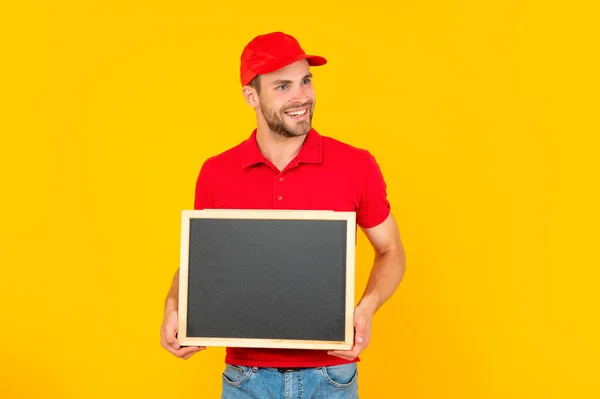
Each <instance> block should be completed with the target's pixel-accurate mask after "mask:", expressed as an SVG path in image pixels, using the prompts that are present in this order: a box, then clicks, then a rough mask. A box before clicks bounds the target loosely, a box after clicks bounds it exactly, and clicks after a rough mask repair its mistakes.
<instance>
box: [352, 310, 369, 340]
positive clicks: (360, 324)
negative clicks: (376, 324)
mask: <svg viewBox="0 0 600 399" xmlns="http://www.w3.org/2000/svg"><path fill="white" fill-rule="evenodd" d="M366 328H367V319H366V318H365V317H364V316H358V317H357V318H356V323H355V335H356V339H355V340H356V343H358V344H361V343H362V342H363V341H364V338H365V334H366V333H367V331H366Z"/></svg>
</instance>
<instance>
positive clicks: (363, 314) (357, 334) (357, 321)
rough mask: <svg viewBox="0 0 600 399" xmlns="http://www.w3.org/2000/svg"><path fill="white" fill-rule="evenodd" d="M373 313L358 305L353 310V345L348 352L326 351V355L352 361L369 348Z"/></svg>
mask: <svg viewBox="0 0 600 399" xmlns="http://www.w3.org/2000/svg"><path fill="white" fill-rule="evenodd" d="M373 314H374V312H373V311H372V310H371V309H369V308H367V307H366V306H361V305H358V306H357V307H356V308H355V309H354V345H353V346H352V349H351V350H349V351H328V352H327V354H329V355H333V356H338V357H341V358H342V359H347V360H354V359H355V358H356V357H358V355H359V354H360V353H361V352H362V351H363V350H365V349H366V348H367V346H369V342H370V340H371V324H372V322H373Z"/></svg>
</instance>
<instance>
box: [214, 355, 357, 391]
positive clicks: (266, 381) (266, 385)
mask: <svg viewBox="0 0 600 399" xmlns="http://www.w3.org/2000/svg"><path fill="white" fill-rule="evenodd" d="M357 379H358V368H357V366H356V363H349V364H343V365H339V366H328V367H317V368H308V369H300V370H279V369H276V368H262V367H246V366H235V365H231V364H226V365H225V371H224V372H223V394H222V396H221V399H280V398H281V399H358V380H357Z"/></svg>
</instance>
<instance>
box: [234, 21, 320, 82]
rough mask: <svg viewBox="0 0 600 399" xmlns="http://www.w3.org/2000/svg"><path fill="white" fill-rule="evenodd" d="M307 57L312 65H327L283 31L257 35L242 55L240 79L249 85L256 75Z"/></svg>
mask: <svg viewBox="0 0 600 399" xmlns="http://www.w3.org/2000/svg"><path fill="white" fill-rule="evenodd" d="M303 59H306V60H308V64H309V65H310V66H319V65H325V64H326V63H327V60H326V59H325V58H323V57H321V56H318V55H307V54H306V53H305V52H304V50H303V49H302V47H300V44H299V43H298V41H297V40H296V39H295V38H294V37H293V36H290V35H287V34H285V33H283V32H271V33H267V34H264V35H259V36H256V37H255V38H254V39H252V41H250V43H248V44H247V45H246V47H244V51H243V52H242V56H241V65H240V80H241V82H242V86H245V85H247V84H248V83H250V82H251V81H252V79H254V77H255V76H256V75H260V74H263V73H269V72H273V71H276V70H278V69H280V68H283V67H284V66H286V65H289V64H292V63H294V62H296V61H300V60H303Z"/></svg>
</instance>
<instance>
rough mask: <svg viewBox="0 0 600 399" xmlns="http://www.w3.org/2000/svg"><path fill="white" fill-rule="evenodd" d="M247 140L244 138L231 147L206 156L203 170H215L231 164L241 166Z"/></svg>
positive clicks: (225, 167)
mask: <svg viewBox="0 0 600 399" xmlns="http://www.w3.org/2000/svg"><path fill="white" fill-rule="evenodd" d="M247 141H248V140H244V141H242V142H240V143H239V144H237V145H235V146H233V147H231V148H228V149H226V150H224V151H222V152H220V153H217V154H214V155H211V156H210V157H208V158H206V159H205V160H204V162H203V163H202V171H204V172H214V171H219V170H224V169H227V168H229V167H231V166H235V167H237V166H239V165H240V164H241V162H242V154H243V147H244V145H245V144H246V142H247Z"/></svg>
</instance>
